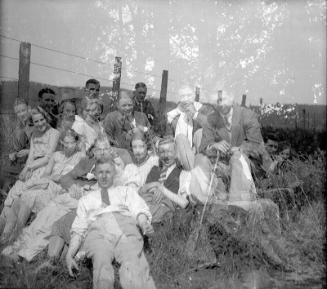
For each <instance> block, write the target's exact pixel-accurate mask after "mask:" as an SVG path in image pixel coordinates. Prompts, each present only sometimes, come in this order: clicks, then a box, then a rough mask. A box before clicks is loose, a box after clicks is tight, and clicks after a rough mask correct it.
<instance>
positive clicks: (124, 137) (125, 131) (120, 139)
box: [104, 91, 150, 151]
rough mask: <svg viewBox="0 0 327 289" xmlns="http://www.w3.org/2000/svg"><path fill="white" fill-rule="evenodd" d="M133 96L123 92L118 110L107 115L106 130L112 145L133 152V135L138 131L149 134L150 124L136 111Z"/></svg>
mask: <svg viewBox="0 0 327 289" xmlns="http://www.w3.org/2000/svg"><path fill="white" fill-rule="evenodd" d="M133 106H134V102H133V95H132V93H131V92H128V91H122V92H121V93H120V98H119V100H118V105H117V110H116V111H113V112H110V113H108V114H107V116H106V118H105V120H104V129H105V132H106V133H107V135H108V136H109V137H110V139H111V141H112V145H113V146H116V147H120V148H124V149H128V150H129V151H130V150H131V139H132V135H133V133H134V132H135V131H136V130H140V131H141V132H148V131H149V129H150V123H149V120H148V118H147V116H146V115H145V114H144V113H142V112H139V111H134V107H133Z"/></svg>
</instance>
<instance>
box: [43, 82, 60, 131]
mask: <svg viewBox="0 0 327 289" xmlns="http://www.w3.org/2000/svg"><path fill="white" fill-rule="evenodd" d="M38 95H39V106H40V107H41V108H42V109H43V110H45V111H46V113H47V115H48V117H49V118H50V119H49V124H50V125H51V126H52V127H53V128H56V127H57V122H58V118H59V110H58V104H57V101H56V93H55V92H54V90H52V89H51V88H48V87H46V88H42V89H41V90H40V91H39V94H38Z"/></svg>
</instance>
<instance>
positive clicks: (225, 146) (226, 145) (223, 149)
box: [210, 140, 231, 154]
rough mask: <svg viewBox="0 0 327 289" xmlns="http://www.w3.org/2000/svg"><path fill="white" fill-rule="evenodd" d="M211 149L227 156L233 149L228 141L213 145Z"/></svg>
mask: <svg viewBox="0 0 327 289" xmlns="http://www.w3.org/2000/svg"><path fill="white" fill-rule="evenodd" d="M210 148H213V149H215V150H217V151H219V152H222V153H223V154H227V153H228V152H229V150H230V149H231V146H230V144H229V143H228V142H227V141H225V140H222V141H220V142H217V143H214V144H213V145H211V146H210Z"/></svg>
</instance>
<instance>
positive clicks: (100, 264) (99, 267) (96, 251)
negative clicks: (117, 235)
mask: <svg viewBox="0 0 327 289" xmlns="http://www.w3.org/2000/svg"><path fill="white" fill-rule="evenodd" d="M84 249H85V251H86V254H87V256H88V257H90V258H91V259H92V263H93V289H114V281H115V277H114V268H113V267H112V260H113V251H114V249H113V245H112V244H111V242H109V241H107V240H105V239H103V238H101V239H100V238H99V236H98V235H94V236H92V233H91V234H89V235H88V236H87V237H86V240H85V245H84Z"/></svg>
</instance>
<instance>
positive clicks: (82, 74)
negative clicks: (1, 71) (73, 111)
mask: <svg viewBox="0 0 327 289" xmlns="http://www.w3.org/2000/svg"><path fill="white" fill-rule="evenodd" d="M0 57H3V58H8V59H12V60H15V61H19V58H17V57H12V56H8V55H3V54H0ZM30 63H31V64H32V65H36V66H40V67H45V68H49V69H53V70H58V71H63V72H68V73H73V74H77V75H81V76H87V77H91V78H97V79H101V80H105V81H112V80H113V79H114V77H113V76H111V77H110V78H104V77H101V76H95V75H92V74H87V73H83V72H77V71H73V70H69V69H65V68H60V67H55V66H51V65H47V64H42V63H38V62H34V61H31V62H30Z"/></svg>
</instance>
